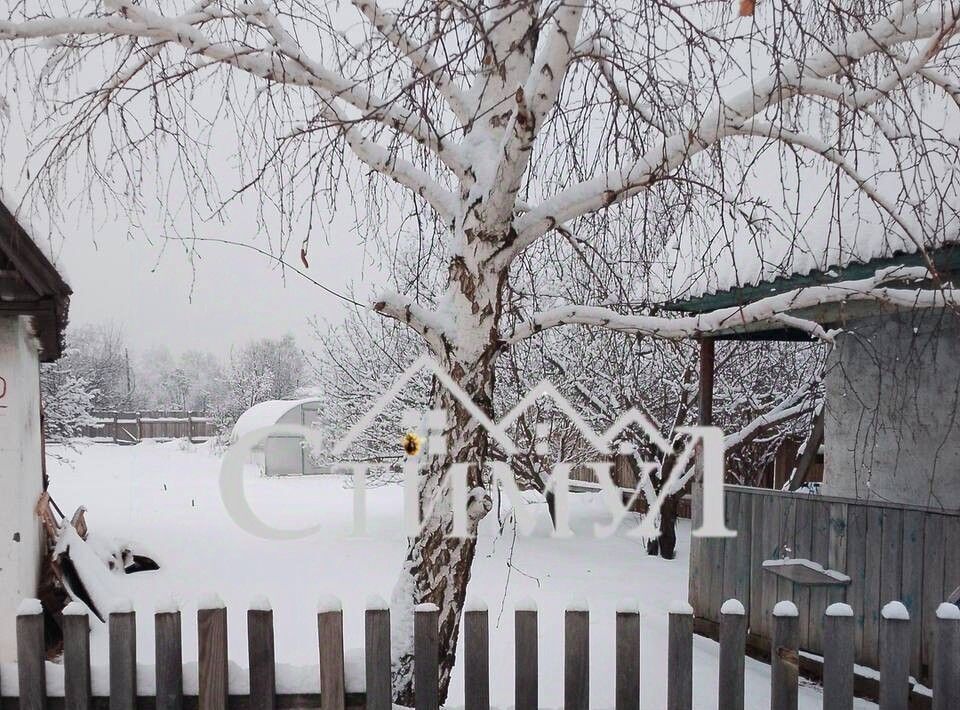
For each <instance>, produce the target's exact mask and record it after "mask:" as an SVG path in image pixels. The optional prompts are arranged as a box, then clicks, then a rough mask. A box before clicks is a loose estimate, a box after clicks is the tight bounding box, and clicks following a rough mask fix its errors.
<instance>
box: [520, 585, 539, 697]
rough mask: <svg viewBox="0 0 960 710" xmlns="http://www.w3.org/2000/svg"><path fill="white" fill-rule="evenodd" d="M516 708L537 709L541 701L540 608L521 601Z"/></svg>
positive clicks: (527, 600)
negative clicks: (538, 616) (538, 629)
mask: <svg viewBox="0 0 960 710" xmlns="http://www.w3.org/2000/svg"><path fill="white" fill-rule="evenodd" d="M514 648H515V653H514V664H515V666H514V705H515V707H516V710H537V708H538V706H539V702H540V686H539V682H540V676H539V645H538V631H537V605H536V604H535V603H534V602H533V601H532V600H530V599H525V600H523V601H521V602H520V603H519V604H517V606H516V610H515V612H514Z"/></svg>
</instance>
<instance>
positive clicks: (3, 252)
mask: <svg viewBox="0 0 960 710" xmlns="http://www.w3.org/2000/svg"><path fill="white" fill-rule="evenodd" d="M70 295H71V290H70V287H69V286H68V285H67V283H66V281H64V279H63V277H62V276H61V275H60V273H59V272H58V271H57V269H56V268H55V267H54V266H53V264H52V263H51V262H50V260H49V259H48V258H47V256H46V255H45V254H44V253H43V251H41V249H40V248H39V247H38V246H37V245H36V244H35V243H34V242H33V240H32V239H31V238H30V237H29V236H28V234H27V233H26V231H25V230H24V229H23V227H22V226H21V225H20V224H18V223H17V220H16V219H15V218H14V216H13V215H12V214H11V213H10V211H9V210H8V209H7V208H6V206H5V205H3V204H2V203H0V662H6V661H14V660H16V649H15V639H16V633H15V630H14V620H15V613H16V609H17V606H18V605H19V604H20V601H21V600H22V599H24V598H29V597H35V596H36V595H37V581H38V576H39V572H40V561H41V553H42V550H43V540H42V531H41V528H40V523H39V521H38V519H37V516H36V515H35V514H34V508H35V506H36V504H37V499H38V498H39V497H40V494H41V493H42V492H43V490H44V487H45V482H44V475H43V440H42V436H43V434H42V430H41V422H40V363H41V362H50V361H52V360H56V359H57V358H59V357H60V354H61V352H62V349H63V331H64V328H65V327H66V324H67V310H68V307H69V304H70Z"/></svg>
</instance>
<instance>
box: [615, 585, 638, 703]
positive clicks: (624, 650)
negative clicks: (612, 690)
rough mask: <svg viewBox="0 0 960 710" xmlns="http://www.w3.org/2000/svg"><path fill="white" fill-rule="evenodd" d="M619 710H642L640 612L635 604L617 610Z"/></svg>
mask: <svg viewBox="0 0 960 710" xmlns="http://www.w3.org/2000/svg"><path fill="white" fill-rule="evenodd" d="M616 643H617V685H616V698H617V705H616V708H617V710H640V612H639V610H638V609H637V605H636V604H635V603H633V602H631V603H630V604H623V605H621V606H620V608H619V609H618V610H617V640H616Z"/></svg>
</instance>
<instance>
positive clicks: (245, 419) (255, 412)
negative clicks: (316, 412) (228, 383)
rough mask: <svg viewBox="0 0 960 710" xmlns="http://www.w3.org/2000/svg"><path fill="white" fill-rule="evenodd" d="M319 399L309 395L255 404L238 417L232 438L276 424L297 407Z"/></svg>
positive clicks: (231, 434)
mask: <svg viewBox="0 0 960 710" xmlns="http://www.w3.org/2000/svg"><path fill="white" fill-rule="evenodd" d="M319 401H320V400H319V399H317V398H316V397H307V398H305V399H271V400H267V401H266V402H260V404H255V405H253V406H252V407H250V409H248V410H247V411H245V412H244V413H243V414H241V415H240V418H239V419H237V423H236V424H234V425H233V431H232V432H231V433H230V438H231V439H233V440H236V439H239V438H240V437H241V436H244V435H245V434H249V433H250V432H252V431H256V430H257V429H262V428H263V427H268V426H271V425H273V424H276V423H277V422H279V421H280V419H281V418H283V416H284V415H285V414H287V413H288V412H290V411H292V410H294V409H296V408H297V407H301V406H303V405H304V404H311V403H314V402H319Z"/></svg>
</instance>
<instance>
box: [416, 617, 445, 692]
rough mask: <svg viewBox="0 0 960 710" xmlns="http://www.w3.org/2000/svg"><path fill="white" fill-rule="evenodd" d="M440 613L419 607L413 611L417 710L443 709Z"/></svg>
mask: <svg viewBox="0 0 960 710" xmlns="http://www.w3.org/2000/svg"><path fill="white" fill-rule="evenodd" d="M439 624H440V609H439V607H438V606H437V605H436V604H430V603H426V604H418V605H417V606H416V607H414V609H413V691H414V693H415V694H416V703H415V705H416V710H439V708H440V629H439Z"/></svg>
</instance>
